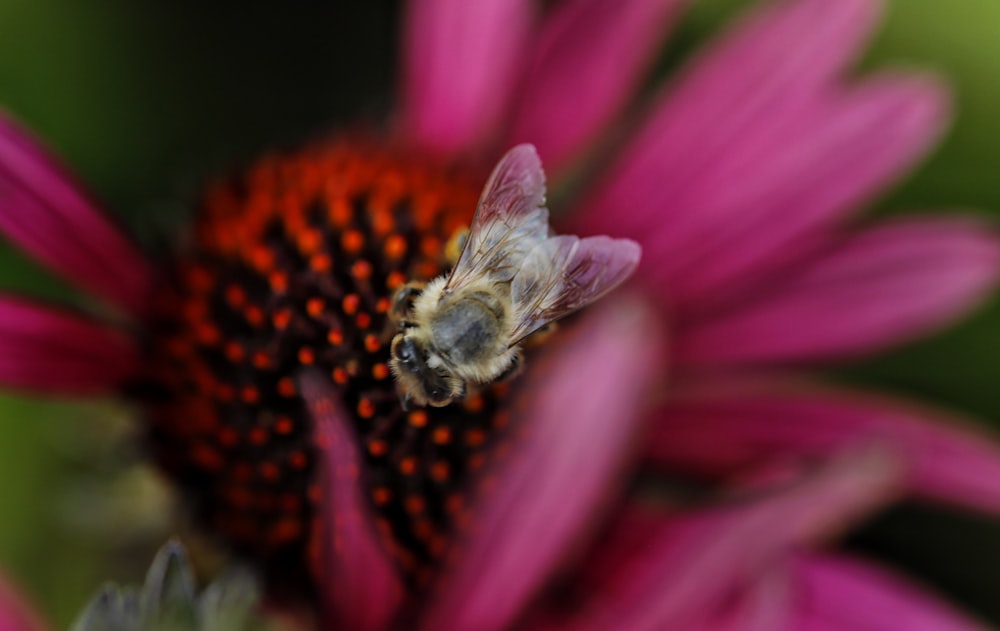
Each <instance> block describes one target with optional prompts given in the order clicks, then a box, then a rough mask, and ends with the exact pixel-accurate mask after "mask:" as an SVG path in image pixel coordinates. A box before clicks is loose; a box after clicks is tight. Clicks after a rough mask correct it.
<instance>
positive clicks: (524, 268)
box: [511, 235, 641, 346]
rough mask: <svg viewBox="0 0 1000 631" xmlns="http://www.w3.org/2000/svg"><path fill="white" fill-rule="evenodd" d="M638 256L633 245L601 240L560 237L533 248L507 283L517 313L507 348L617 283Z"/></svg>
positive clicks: (602, 238)
mask: <svg viewBox="0 0 1000 631" xmlns="http://www.w3.org/2000/svg"><path fill="white" fill-rule="evenodd" d="M640 253H641V248H640V247H639V244H638V243H636V242H635V241H630V240H628V239H612V238H610V237H604V236H601V237H588V238H586V239H580V238H579V237H574V236H571V235H560V236H557V237H550V238H548V239H546V240H545V241H543V242H541V243H539V244H538V245H536V246H535V247H534V249H532V251H531V252H529V253H528V255H527V256H526V257H525V259H524V261H523V262H522V265H521V268H520V269H519V270H518V272H517V274H516V275H515V276H514V280H513V281H512V282H511V298H512V299H513V301H514V311H515V313H516V314H517V322H516V323H515V325H514V331H513V333H512V334H511V346H513V345H514V344H517V343H519V342H520V341H521V340H523V339H524V338H525V337H527V336H528V335H531V334H532V333H534V332H535V331H537V330H538V329H540V328H541V327H543V326H545V325H546V324H548V323H549V322H552V321H554V320H558V319H559V318H561V317H563V316H565V315H568V314H570V313H572V312H573V311H576V310H577V309H580V308H581V307H584V306H586V305H588V304H590V303H592V302H594V301H595V300H597V299H598V298H600V297H601V296H604V295H605V294H607V293H608V292H610V291H611V290H612V289H614V288H615V287H617V286H618V285H620V284H621V283H622V282H624V281H625V279H627V278H628V277H629V276H630V275H631V274H632V272H633V271H635V268H636V265H638V264H639V255H640Z"/></svg>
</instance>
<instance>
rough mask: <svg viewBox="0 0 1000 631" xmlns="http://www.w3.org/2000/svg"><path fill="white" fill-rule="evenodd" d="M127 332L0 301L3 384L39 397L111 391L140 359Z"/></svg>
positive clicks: (24, 303)
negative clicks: (44, 394)
mask: <svg viewBox="0 0 1000 631" xmlns="http://www.w3.org/2000/svg"><path fill="white" fill-rule="evenodd" d="M136 353H137V350H136V348H135V346H134V345H133V343H132V341H131V340H130V339H129V338H128V337H127V336H126V335H125V334H123V333H122V332H120V331H116V330H114V329H111V328H110V327H108V326H106V325H104V324H101V323H98V322H95V321H92V320H87V319H84V318H82V317H80V316H77V315H74V314H72V313H70V312H68V311H64V310H60V309H55V308H51V307H47V306H43V305H40V304H37V303H32V302H29V301H26V300H21V299H16V298H11V297H0V385H3V386H4V387H9V388H15V389H24V390H30V391H34V392H45V393H54V394H69V395H90V394H102V393H108V392H112V391H113V390H114V389H115V388H116V387H118V386H120V385H121V384H122V383H123V382H124V381H125V380H126V379H127V378H128V377H130V376H132V375H133V374H134V372H135V369H136V365H137V361H138V358H137V356H136Z"/></svg>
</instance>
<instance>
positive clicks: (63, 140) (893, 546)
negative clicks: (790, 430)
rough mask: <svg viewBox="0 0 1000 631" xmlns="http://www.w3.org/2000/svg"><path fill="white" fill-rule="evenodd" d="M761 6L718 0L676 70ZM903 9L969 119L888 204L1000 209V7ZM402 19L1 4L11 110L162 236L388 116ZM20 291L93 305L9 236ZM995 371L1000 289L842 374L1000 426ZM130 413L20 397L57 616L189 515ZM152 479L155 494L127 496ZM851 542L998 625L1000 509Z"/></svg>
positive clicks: (899, 17)
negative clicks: (279, 157) (988, 516)
mask: <svg viewBox="0 0 1000 631" xmlns="http://www.w3.org/2000/svg"><path fill="white" fill-rule="evenodd" d="M744 4H746V3H745V2H742V1H736V0H707V1H705V2H702V3H701V4H700V5H698V6H697V8H695V9H694V11H693V12H692V13H691V14H690V15H689V16H688V17H687V18H686V19H685V21H684V23H683V25H682V27H681V30H680V32H679V33H678V35H677V37H675V38H674V40H672V43H671V45H670V47H669V48H668V49H667V50H666V51H665V60H666V61H665V65H668V66H669V65H671V64H672V63H674V61H675V60H676V59H678V58H680V57H681V56H682V55H683V54H684V53H685V52H687V51H688V50H690V49H691V48H692V47H694V46H697V45H698V43H699V42H700V41H702V40H703V38H704V37H705V34H706V33H710V32H712V31H713V30H715V29H716V27H717V26H718V24H719V23H720V22H721V21H722V20H724V19H725V18H726V16H728V15H729V14H730V13H731V12H732V10H733V9H734V8H735V7H739V6H742V5H744ZM889 9H890V10H889V14H888V19H887V22H886V24H885V27H884V29H883V30H882V31H881V32H880V34H879V36H878V37H877V39H876V41H875V43H874V46H873V47H872V49H871V51H870V54H869V55H868V57H867V59H866V60H865V62H864V65H865V66H875V65H879V66H881V65H884V64H885V63H888V62H892V63H896V62H901V63H907V64H911V65H912V64H917V65H920V66H922V67H927V68H931V69H934V70H936V71H937V72H939V73H941V74H944V75H946V76H947V77H948V78H949V79H950V81H951V83H952V84H953V85H954V87H955V90H956V93H957V97H956V101H957V107H956V109H957V112H958V118H957V120H956V122H955V125H954V127H953V129H952V131H951V133H950V135H949V137H948V139H947V141H946V142H945V144H944V146H943V147H942V148H941V149H940V151H938V152H937V153H936V154H935V155H934V156H933V157H932V158H931V159H930V160H929V161H927V162H926V163H925V164H924V165H923V166H922V167H921V168H920V169H919V170H918V171H916V172H915V173H914V174H913V175H912V177H910V178H909V179H908V180H907V181H906V182H904V183H903V184H902V185H901V186H899V187H898V188H897V189H896V190H894V191H892V192H891V193H890V194H889V195H887V196H886V197H885V198H884V199H882V200H880V201H878V202H877V203H876V205H875V207H874V208H873V210H874V211H875V212H879V213H896V212H906V211H907V210H908V209H927V208H939V209H945V210H949V209H965V208H976V209H981V212H984V213H991V214H994V215H1000V184H998V175H1000V173H998V165H1000V116H998V112H1000V2H997V0H952V1H951V2H948V3H947V6H945V5H944V4H943V3H941V2H940V0H891V1H890V2H889ZM398 13H399V8H398V6H397V3H396V2H389V1H379V2H365V3H360V2H359V3H350V2H335V1H331V2H328V3H320V2H300V3H294V4H292V3H288V4H287V5H284V6H282V7H278V6H277V3H272V4H258V3H228V2H221V3H211V4H209V3H194V2H171V3H166V2H144V3H137V2H130V1H128V0H93V1H91V2H88V3H82V2H70V1H69V0H0V104H2V105H3V106H4V107H6V108H7V109H8V110H10V111H12V112H14V113H15V114H16V115H17V116H18V117H19V118H21V119H22V120H23V121H25V122H26V123H27V124H28V125H29V126H30V127H32V128H33V129H34V130H35V131H37V132H38V134H39V135H41V136H42V137H43V138H45V139H46V140H47V141H48V142H49V143H50V145H52V147H53V148H54V149H56V150H57V151H58V152H59V153H60V154H61V155H62V156H63V157H64V158H65V159H66V161H67V162H68V163H69V164H70V165H72V166H73V167H74V168H75V169H76V170H77V172H78V173H79V174H80V176H81V178H82V179H83V180H84V181H86V182H88V184H90V186H91V187H92V188H93V189H94V190H95V191H96V192H97V194H98V195H99V196H100V198H101V199H103V200H105V201H107V203H108V205H109V206H110V208H112V209H113V210H114V211H115V212H116V213H117V214H118V216H119V218H120V219H121V221H122V222H124V223H125V224H127V225H128V226H129V227H130V228H132V229H133V230H134V231H135V232H136V233H137V234H138V235H140V238H142V239H143V240H144V241H145V242H146V243H147V245H149V247H154V248H155V247H158V246H159V245H161V244H162V239H161V238H160V237H158V236H157V235H162V234H164V233H167V232H169V230H170V228H171V226H174V225H176V224H178V223H179V222H180V221H182V220H183V218H184V217H185V215H186V213H187V209H188V208H189V207H190V201H191V200H192V199H193V198H194V197H195V196H196V195H197V191H198V189H199V187H200V185H201V183H202V182H203V181H204V180H205V178H207V177H209V176H210V175H211V174H213V173H217V172H220V171H224V170H226V169H228V168H231V167H232V166H233V165H236V164H239V163H240V162H241V161H245V160H246V159H248V158H250V157H252V156H253V155H254V154H256V153H258V152H260V151H262V150H266V149H267V148H269V147H274V146H275V145H289V144H294V143H296V142H298V141H300V140H302V139H305V138H308V137H309V136H310V134H315V133H318V132H322V131H325V130H329V129H333V128H336V127H337V126H338V125H339V124H344V123H346V122H348V121H357V120H359V119H360V120H371V121H379V120H382V119H383V117H384V116H385V115H386V113H387V112H389V110H390V107H391V102H392V101H391V99H392V92H391V89H392V78H393V76H394V68H393V63H394V60H395V57H396V50H395V33H396V28H397V24H396V21H397V18H398ZM0 286H2V287H4V288H13V289H16V290H19V291H23V292H27V293H31V294H33V295H42V296H45V297H47V298H50V299H56V300H73V296H72V295H71V294H70V292H68V291H67V288H66V287H65V286H64V285H62V284H60V283H59V282H57V281H56V280H55V279H53V278H52V277H51V276H49V275H47V274H46V273H44V272H43V271H41V270H39V269H38V268H37V267H35V266H33V265H32V264H31V263H30V262H28V261H26V260H25V259H23V258H21V257H20V256H18V255H17V254H16V253H14V252H12V251H11V250H10V249H9V248H6V247H0ZM997 375H1000V306H998V304H997V302H996V301H994V303H993V304H992V305H990V306H988V307H987V308H985V309H983V310H981V311H980V312H979V313H978V314H976V315H975V316H974V317H973V318H971V319H970V320H968V321H967V322H965V323H963V324H962V325H961V326H959V327H957V328H955V329H952V330H950V331H948V332H945V333H943V334H941V335H939V336H936V337H934V338H933V339H930V340H927V341H924V342H921V343H919V344H915V345H912V346H910V347H908V348H906V349H903V350H900V351H897V352H894V353H892V354H890V355H886V356H883V357H879V358H875V359H873V360H870V361H866V362H865V363H863V364H861V365H851V366H847V367H844V368H843V369H840V370H838V371H836V372H835V374H834V375H833V376H834V377H836V378H838V379H843V380H846V381H851V382H858V383H862V384H866V385H873V386H878V387H881V388H884V389H888V390H890V391H895V392H901V393H904V394H907V395H908V396H914V397H917V398H920V399H923V400H927V401H930V402H934V403H939V404H944V405H948V406H950V407H953V408H957V409H959V410H961V411H963V412H966V413H969V414H972V415H974V416H976V417H978V418H981V419H983V420H984V422H986V423H992V424H998V425H1000V387H997V383H996V376H997ZM125 416H126V411H125V410H122V409H120V408H118V407H116V406H115V405H114V404H112V403H101V404H87V405H80V404H78V403H74V402H45V401H41V400H39V399H37V398H28V397H15V396H10V395H6V396H0V510H2V511H3V512H2V521H0V564H2V565H3V566H5V567H6V568H7V569H8V571H9V572H11V573H12V574H13V575H14V576H15V577H16V578H17V580H18V581H19V582H20V583H21V584H22V585H23V586H24V587H25V588H26V589H27V591H28V592H29V593H30V594H31V595H32V597H33V598H34V599H35V600H36V601H37V602H38V604H39V606H40V608H41V609H42V610H43V611H45V612H46V613H47V614H48V615H49V616H50V618H51V620H52V621H53V623H54V625H55V627H56V628H62V627H65V626H66V625H67V624H68V622H69V620H70V619H71V618H72V616H73V615H74V613H75V612H76V611H77V610H78V609H79V608H80V606H81V605H82V604H83V602H84V601H85V599H86V598H87V596H88V595H89V594H90V593H92V592H93V590H94V589H96V587H97V585H98V584H99V583H100V582H101V581H102V580H103V579H106V578H115V579H117V580H126V581H137V580H138V579H139V578H140V577H141V575H142V572H143V568H144V567H145V566H146V564H147V562H148V561H149V560H150V559H151V558H152V550H153V548H152V547H151V546H154V545H155V544H158V543H159V541H160V537H161V536H162V534H163V532H165V531H166V530H168V529H169V528H170V525H171V524H170V516H169V511H167V510H166V509H167V506H168V503H167V501H168V500H167V499H166V497H165V496H164V495H163V493H162V492H161V491H160V490H158V489H157V487H156V486H155V484H154V483H153V482H151V481H150V478H149V477H148V476H145V475H143V473H142V472H141V470H138V469H136V468H135V463H136V462H137V461H138V455H137V454H135V453H132V452H131V451H130V449H129V448H128V441H127V440H125V439H123V436H127V434H128V432H129V426H128V423H127V420H126V419H125ZM123 470H125V471H128V472H129V473H128V474H126V475H122V474H121V472H122V471H123ZM137 489H138V490H141V491H142V493H141V495H142V496H144V497H147V498H148V500H147V501H144V502H142V503H138V504H137V503H136V502H134V501H130V500H128V499H127V498H133V497H135V495H136V491H137ZM124 522H128V523H130V524H132V525H131V526H130V527H129V528H121V527H120V524H122V523H124ZM849 544H850V545H852V546H854V547H856V548H858V549H863V550H865V551H867V552H869V553H872V554H875V555H877V556H879V557H881V558H883V559H886V560H888V561H891V562H892V563H894V564H896V565H897V566H901V567H903V568H905V569H906V570H907V571H909V572H910V573H912V574H914V575H917V576H918V577H919V578H920V579H921V580H923V581H924V582H926V583H929V584H930V585H932V586H934V587H935V588H937V589H939V590H941V591H943V592H945V593H946V594H948V595H949V596H950V597H952V598H954V599H956V600H958V601H960V602H962V603H963V604H964V605H965V606H966V607H968V608H970V609H971V610H973V611H975V612H977V613H979V614H980V615H981V616H984V617H988V618H989V619H991V620H993V621H997V622H1000V600H998V599H996V597H995V587H994V586H996V585H1000V521H989V520H985V519H982V518H978V517H974V516H971V515H964V514H956V513H954V512H946V511H940V510H934V509H927V508H923V507H916V506H907V507H902V508H899V509H895V510H893V511H891V512H890V513H888V514H887V515H885V516H883V517H880V518H878V519H876V520H875V521H874V522H873V523H872V524H871V525H870V526H868V527H866V528H865V529H863V530H862V531H861V532H860V533H858V534H857V535H855V536H854V537H853V538H852V539H851V540H850V541H849Z"/></svg>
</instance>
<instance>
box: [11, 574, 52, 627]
mask: <svg viewBox="0 0 1000 631" xmlns="http://www.w3.org/2000/svg"><path fill="white" fill-rule="evenodd" d="M47 628H48V625H46V624H45V623H44V622H42V619H41V618H40V617H39V616H38V614H36V613H35V612H34V611H32V609H31V607H29V606H28V603H27V602H26V601H25V599H24V598H23V597H22V596H21V595H20V594H18V593H17V591H16V590H15V589H14V587H13V586H11V585H10V584H9V583H7V581H6V580H4V579H3V578H2V577H0V631H45V629H47Z"/></svg>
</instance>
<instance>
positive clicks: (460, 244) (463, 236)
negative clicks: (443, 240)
mask: <svg viewBox="0 0 1000 631" xmlns="http://www.w3.org/2000/svg"><path fill="white" fill-rule="evenodd" d="M468 240H469V229H468V228H459V229H458V230H456V231H455V233H454V234H452V235H451V238H450V239H448V243H447V245H445V246H444V255H445V258H446V259H448V264H449V265H455V263H458V257H460V256H462V250H464V249H465V243H466V242H467V241H468Z"/></svg>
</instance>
